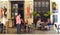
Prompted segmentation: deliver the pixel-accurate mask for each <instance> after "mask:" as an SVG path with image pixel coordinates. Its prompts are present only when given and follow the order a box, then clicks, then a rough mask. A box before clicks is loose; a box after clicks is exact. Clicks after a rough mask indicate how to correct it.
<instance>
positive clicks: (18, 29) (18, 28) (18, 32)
mask: <svg viewBox="0 0 60 35" xmlns="http://www.w3.org/2000/svg"><path fill="white" fill-rule="evenodd" d="M20 33H21V24H17V34H20Z"/></svg>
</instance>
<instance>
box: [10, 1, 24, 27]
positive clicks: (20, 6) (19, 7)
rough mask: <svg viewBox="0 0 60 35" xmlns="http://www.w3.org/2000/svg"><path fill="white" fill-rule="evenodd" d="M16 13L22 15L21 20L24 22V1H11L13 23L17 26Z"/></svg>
mask: <svg viewBox="0 0 60 35" xmlns="http://www.w3.org/2000/svg"><path fill="white" fill-rule="evenodd" d="M16 13H17V14H21V18H22V19H23V20H24V1H11V17H14V18H13V19H12V21H13V23H12V25H13V26H14V27H15V26H16V16H17V15H16Z"/></svg>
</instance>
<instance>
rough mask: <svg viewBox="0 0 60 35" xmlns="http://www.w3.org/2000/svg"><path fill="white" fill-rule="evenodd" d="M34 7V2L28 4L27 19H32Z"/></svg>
mask: <svg viewBox="0 0 60 35" xmlns="http://www.w3.org/2000/svg"><path fill="white" fill-rule="evenodd" d="M32 6H33V4H32V2H30V3H28V4H27V7H26V10H27V17H28V18H32V15H31V13H32V11H33V7H32Z"/></svg>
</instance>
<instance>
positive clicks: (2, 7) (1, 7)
mask: <svg viewBox="0 0 60 35" xmlns="http://www.w3.org/2000/svg"><path fill="white" fill-rule="evenodd" d="M4 16H5V17H7V5H6V4H1V3H0V18H2V17H4Z"/></svg>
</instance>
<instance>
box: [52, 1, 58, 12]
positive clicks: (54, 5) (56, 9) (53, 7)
mask: <svg viewBox="0 0 60 35" xmlns="http://www.w3.org/2000/svg"><path fill="white" fill-rule="evenodd" d="M52 12H53V13H58V4H57V3H56V2H52Z"/></svg>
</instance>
